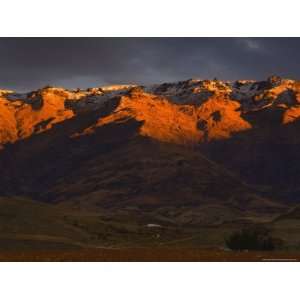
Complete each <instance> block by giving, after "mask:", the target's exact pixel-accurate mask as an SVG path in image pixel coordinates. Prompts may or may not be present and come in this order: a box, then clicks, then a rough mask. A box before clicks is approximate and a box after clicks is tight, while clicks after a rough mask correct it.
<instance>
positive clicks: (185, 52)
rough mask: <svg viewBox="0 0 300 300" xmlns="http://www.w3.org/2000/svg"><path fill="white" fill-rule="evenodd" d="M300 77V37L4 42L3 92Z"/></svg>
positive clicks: (0, 56)
mask: <svg viewBox="0 0 300 300" xmlns="http://www.w3.org/2000/svg"><path fill="white" fill-rule="evenodd" d="M272 74H276V75H280V76H284V77H288V78H299V79H300V38H0V88H9V89H14V90H17V91H27V90H32V89H36V88H39V87H42V86H44V85H48V84H50V85H55V86H64V87H67V88H76V87H80V88H87V87H93V86H101V85H107V84H123V83H124V84H125V83H138V84H150V83H159V82H168V81H176V80H185V79H189V78H202V79H206V78H214V77H217V78H218V79H223V80H235V79H264V78H266V77H268V76H269V75H272Z"/></svg>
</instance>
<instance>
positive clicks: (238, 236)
mask: <svg viewBox="0 0 300 300" xmlns="http://www.w3.org/2000/svg"><path fill="white" fill-rule="evenodd" d="M225 244H226V246H227V247H228V248H229V249H231V250H238V251H241V250H261V251H271V250H274V249H275V245H276V244H277V243H276V240H275V239H273V238H272V237H271V236H270V231H269V230H268V229H266V228H264V227H256V226H255V227H249V228H244V229H242V230H240V231H238V232H234V233H232V234H231V235H230V236H229V237H228V238H227V239H225Z"/></svg>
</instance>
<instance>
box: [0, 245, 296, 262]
mask: <svg viewBox="0 0 300 300" xmlns="http://www.w3.org/2000/svg"><path fill="white" fill-rule="evenodd" d="M0 261H3V262H4V261H10V262H12V261H16V262H37V261H38V262H72V261H73V262H272V261H276V262H298V261H300V252H299V251H298V252H294V251H291V252H290V251H286V252H281V251H275V252H273V251H272V252H267V251H264V252H258V251H249V252H235V251H221V250H213V249H205V250H204V249H196V248H194V249H184V248H177V249H176V248H175V249H174V248H172V249H169V248H132V249H131V248H126V249H108V248H107V249H100V248H99V249H80V250H47V251H30V250H27V251H21V252H11V251H10V252H1V253H0Z"/></svg>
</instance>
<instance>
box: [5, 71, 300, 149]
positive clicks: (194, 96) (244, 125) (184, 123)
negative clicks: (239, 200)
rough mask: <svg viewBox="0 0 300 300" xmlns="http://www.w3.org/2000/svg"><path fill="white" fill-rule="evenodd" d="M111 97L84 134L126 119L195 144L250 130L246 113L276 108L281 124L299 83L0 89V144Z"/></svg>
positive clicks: (295, 110) (294, 113) (294, 112)
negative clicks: (110, 106)
mask: <svg viewBox="0 0 300 300" xmlns="http://www.w3.org/2000/svg"><path fill="white" fill-rule="evenodd" d="M116 98H118V99H119V100H120V101H119V105H118V106H117V107H116V108H115V109H114V111H111V114H110V115H108V116H105V117H101V118H100V117H99V120H98V121H97V123H96V124H95V125H94V126H92V127H91V128H87V129H86V131H85V132H88V133H92V132H93V129H92V128H95V127H97V126H103V125H104V124H107V123H110V122H121V120H124V119H126V118H127V119H129V118H131V119H136V120H137V121H142V122H143V126H142V127H141V129H140V133H141V134H143V135H146V136H150V137H153V138H156V139H158V140H161V141H167V142H174V143H178V144H195V143H199V142H202V141H209V140H212V139H221V138H228V137H230V136H231V135H232V134H233V133H235V132H239V131H243V130H249V129H251V128H252V127H253V126H256V124H253V123H251V122H250V121H249V120H248V118H247V117H246V116H247V114H249V113H253V112H259V111H265V110H266V109H267V110H268V111H270V113H272V112H273V111H277V112H278V111H280V113H281V123H282V124H286V123H290V122H293V121H295V120H297V119H298V118H299V117H300V82H299V81H295V80H289V79H282V78H280V77H278V76H271V77H269V78H268V79H267V80H265V81H252V80H238V81H235V82H228V81H219V80H197V79H191V80H186V81H179V82H175V83H163V84H158V85H152V86H134V85H114V86H106V87H96V88H89V89H86V90H82V89H76V90H67V89H64V88H56V87H49V86H48V87H44V88H42V89H39V90H37V91H33V92H30V93H15V92H13V91H10V90H0V144H2V145H4V144H6V143H13V142H15V141H17V140H18V139H23V138H26V137H29V136H31V135H32V134H37V133H40V132H43V131H45V130H49V129H51V128H52V127H53V125H55V124H57V123H60V122H63V121H65V120H67V119H70V118H74V117H76V116H77V115H78V114H80V113H86V112H87V113H88V112H89V111H95V110H99V111H101V109H102V107H106V106H107V105H105V104H106V103H108V102H109V101H111V100H112V99H116ZM257 115H259V114H257ZM80 134H81V133H80ZM80 134H79V135H80Z"/></svg>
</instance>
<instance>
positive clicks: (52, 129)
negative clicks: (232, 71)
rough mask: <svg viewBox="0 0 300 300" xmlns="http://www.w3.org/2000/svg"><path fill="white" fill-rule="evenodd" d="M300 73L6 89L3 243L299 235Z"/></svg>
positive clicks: (0, 126) (1, 103) (181, 243)
mask: <svg viewBox="0 0 300 300" xmlns="http://www.w3.org/2000/svg"><path fill="white" fill-rule="evenodd" d="M299 120H300V81H297V80H290V79H284V78H280V77H278V76H271V77H269V78H268V79H266V80H264V81H253V80H238V81H234V82H229V81H228V82H227V81H220V80H217V79H215V80H200V79H199V80H198V79H190V80H186V81H180V82H174V83H163V84H157V85H149V86H140V85H114V86H104V87H96V88H89V89H86V90H82V89H76V90H67V89H64V88H58V87H50V86H47V87H44V88H41V89H39V90H36V91H32V92H28V93H17V92H14V91H10V90H0V167H1V178H0V207H1V209H0V216H1V218H0V248H1V249H2V248H3V249H12V248H13V249H16V248H22V249H23V248H24V249H25V248H26V249H43V248H47V249H49V248H51V249H52V248H53V249H60V248H86V247H96V248H97V247H123V248H124V247H141V246H143V247H145V246H147V247H148V246H151V247H153V246H160V247H162V246H171V245H172V246H177V247H189V246H192V247H194V246H197V247H219V248H222V247H224V239H225V238H226V236H228V234H230V233H231V232H232V231H234V230H237V229H239V228H241V227H242V226H245V225H247V224H264V225H265V226H268V227H270V228H271V230H272V232H273V235H274V236H275V237H277V238H280V239H281V240H283V241H284V242H285V244H286V245H287V247H293V248H297V247H299V246H300V235H299V232H300V216H299V214H298V213H297V212H298V211H299V207H298V202H299V201H300V199H299V198H300V176H299V175H300V163H299V159H300V135H299V130H300V122H299Z"/></svg>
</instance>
